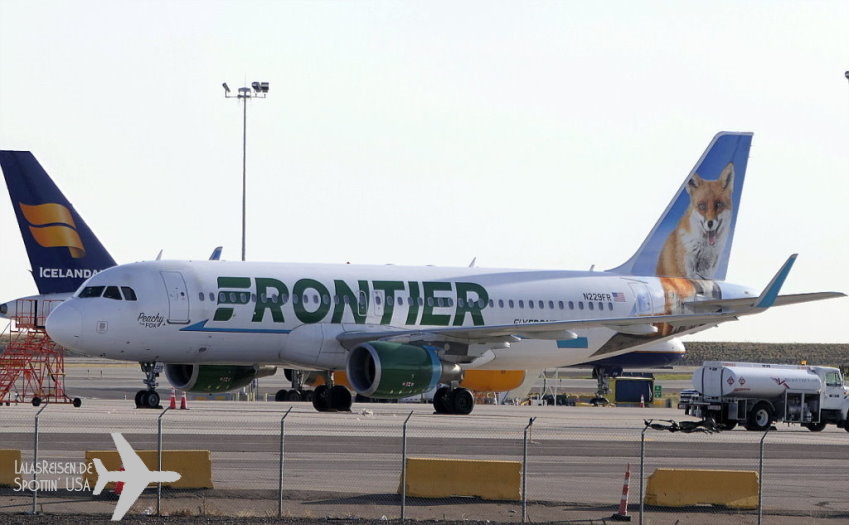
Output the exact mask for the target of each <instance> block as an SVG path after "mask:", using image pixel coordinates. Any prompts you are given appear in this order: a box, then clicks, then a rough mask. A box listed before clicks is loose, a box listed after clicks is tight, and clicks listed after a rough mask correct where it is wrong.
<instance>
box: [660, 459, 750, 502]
mask: <svg viewBox="0 0 849 525" xmlns="http://www.w3.org/2000/svg"><path fill="white" fill-rule="evenodd" d="M645 504H646V505H656V506H659V507H686V506H691V505H722V506H724V507H729V508H733V509H756V508H758V473H757V472H755V471H752V470H690V469H662V468H659V469H657V470H655V471H654V473H653V474H652V475H651V476H649V480H648V484H647V485H646V499H645Z"/></svg>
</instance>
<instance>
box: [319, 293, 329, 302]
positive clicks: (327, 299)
mask: <svg viewBox="0 0 849 525" xmlns="http://www.w3.org/2000/svg"><path fill="white" fill-rule="evenodd" d="M321 302H322V303H324V304H330V296H329V295H327V294H325V295H322V296H321Z"/></svg>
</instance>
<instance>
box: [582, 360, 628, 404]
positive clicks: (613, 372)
mask: <svg viewBox="0 0 849 525" xmlns="http://www.w3.org/2000/svg"><path fill="white" fill-rule="evenodd" d="M620 375H622V369H621V368H605V367H603V366H597V367H594V368H593V377H594V378H595V379H596V381H597V382H598V389H597V390H596V393H595V397H594V398H592V399H591V400H590V403H592V404H593V405H595V406H598V405H609V404H610V401H608V400H607V398H606V397H605V396H606V395H608V394H610V378H611V377H619V376H620Z"/></svg>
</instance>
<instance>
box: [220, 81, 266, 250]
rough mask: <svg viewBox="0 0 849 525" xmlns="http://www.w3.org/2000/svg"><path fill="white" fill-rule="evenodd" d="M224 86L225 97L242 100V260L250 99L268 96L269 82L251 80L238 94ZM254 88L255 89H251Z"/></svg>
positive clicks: (225, 84)
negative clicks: (232, 93) (249, 84)
mask: <svg viewBox="0 0 849 525" xmlns="http://www.w3.org/2000/svg"><path fill="white" fill-rule="evenodd" d="M222 86H223V87H224V98H236V99H241V101H242V260H243V261H244V260H245V216H246V204H247V197H246V194H247V170H246V164H247V162H246V160H247V155H248V147H247V145H248V100H249V99H252V98H265V97H266V96H268V82H251V87H250V88H249V87H240V88H239V89H238V94H237V95H231V94H230V88H229V87H228V86H227V82H224V83H223V84H222ZM251 88H253V91H251Z"/></svg>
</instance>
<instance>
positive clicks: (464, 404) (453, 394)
mask: <svg viewBox="0 0 849 525" xmlns="http://www.w3.org/2000/svg"><path fill="white" fill-rule="evenodd" d="M474 407H475V397H474V396H473V395H472V393H471V392H470V391H469V390H468V389H466V388H451V387H450V386H443V387H440V388H438V389H437V390H436V393H435V394H434V395H433V408H434V409H435V410H436V413H437V414H459V415H466V414H471V412H472V409H473V408H474Z"/></svg>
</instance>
